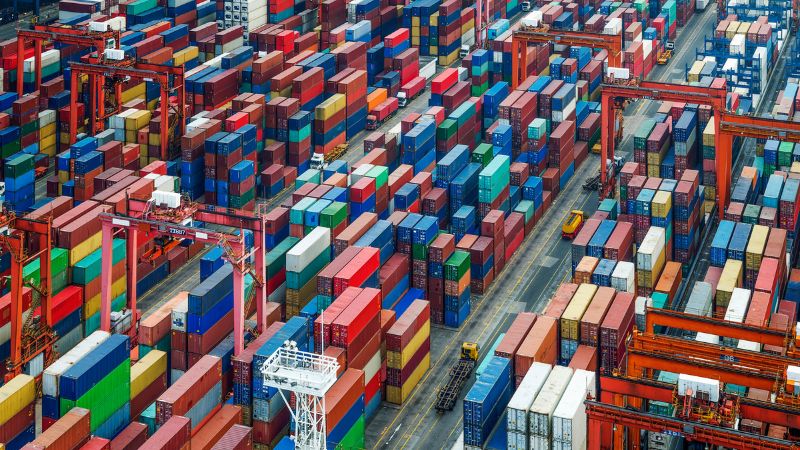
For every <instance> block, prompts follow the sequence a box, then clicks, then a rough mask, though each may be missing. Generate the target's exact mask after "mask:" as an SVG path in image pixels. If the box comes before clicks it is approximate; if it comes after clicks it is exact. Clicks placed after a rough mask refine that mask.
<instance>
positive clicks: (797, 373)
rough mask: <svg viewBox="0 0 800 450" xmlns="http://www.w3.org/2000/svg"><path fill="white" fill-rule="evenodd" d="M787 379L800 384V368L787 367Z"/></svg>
mask: <svg viewBox="0 0 800 450" xmlns="http://www.w3.org/2000/svg"><path fill="white" fill-rule="evenodd" d="M786 379H787V380H789V381H795V382H800V367H798V366H788V367H786Z"/></svg>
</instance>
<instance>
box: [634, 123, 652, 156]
mask: <svg viewBox="0 0 800 450" xmlns="http://www.w3.org/2000/svg"><path fill="white" fill-rule="evenodd" d="M655 126H656V121H655V120H653V119H645V120H643V121H642V124H641V125H639V128H637V129H636V133H634V135H633V148H634V149H636V150H647V137H648V136H650V132H651V131H653V128H654V127H655Z"/></svg>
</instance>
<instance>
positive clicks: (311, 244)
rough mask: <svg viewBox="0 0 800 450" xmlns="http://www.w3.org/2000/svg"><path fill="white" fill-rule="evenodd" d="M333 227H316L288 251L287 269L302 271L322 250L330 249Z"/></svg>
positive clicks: (288, 270) (289, 270)
mask: <svg viewBox="0 0 800 450" xmlns="http://www.w3.org/2000/svg"><path fill="white" fill-rule="evenodd" d="M330 246H331V229H330V228H325V227H316V228H314V229H313V230H311V232H310V233H308V234H307V235H306V237H304V238H303V239H301V240H300V242H298V243H297V244H295V245H294V247H292V248H291V249H289V251H288V252H286V271H287V272H302V271H303V269H305V268H306V267H308V265H309V264H311V262H312V261H313V260H314V258H316V257H317V256H319V255H320V254H321V253H322V252H324V251H326V250H328V251H329V250H330Z"/></svg>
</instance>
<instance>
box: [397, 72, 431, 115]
mask: <svg viewBox="0 0 800 450" xmlns="http://www.w3.org/2000/svg"><path fill="white" fill-rule="evenodd" d="M427 81H428V80H426V79H425V78H423V77H416V78H414V79H412V80H411V81H409V82H408V83H406V84H405V86H403V87H401V88H400V92H398V93H397V104H398V106H400V107H401V108H405V107H406V105H408V103H409V102H411V100H414V99H415V98H417V97H418V96H419V94H421V93H422V91H423V90H425V83H427Z"/></svg>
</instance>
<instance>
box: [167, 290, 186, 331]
mask: <svg viewBox="0 0 800 450" xmlns="http://www.w3.org/2000/svg"><path fill="white" fill-rule="evenodd" d="M170 314H171V318H172V326H171V327H170V328H171V329H173V330H175V331H183V332H184V333H185V332H186V325H187V324H186V322H187V320H188V317H187V316H188V314H189V299H188V298H187V299H186V300H183V301H181V302H180V303H178V304H177V305H175V307H174V308H172V313H170Z"/></svg>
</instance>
